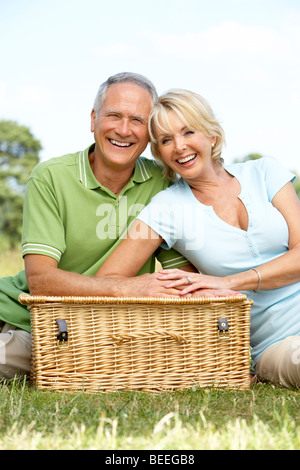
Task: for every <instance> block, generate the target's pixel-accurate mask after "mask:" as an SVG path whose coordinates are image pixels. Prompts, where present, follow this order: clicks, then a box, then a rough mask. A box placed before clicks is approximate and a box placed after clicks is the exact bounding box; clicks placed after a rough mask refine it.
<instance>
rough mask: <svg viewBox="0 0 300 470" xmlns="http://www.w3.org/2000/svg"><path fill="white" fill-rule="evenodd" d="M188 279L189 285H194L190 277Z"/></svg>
mask: <svg viewBox="0 0 300 470" xmlns="http://www.w3.org/2000/svg"><path fill="white" fill-rule="evenodd" d="M186 279H187V282H188V284H191V283H192V279H191V278H190V276H188V277H187V278H186Z"/></svg>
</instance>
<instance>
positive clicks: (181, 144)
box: [175, 137, 187, 153]
mask: <svg viewBox="0 0 300 470" xmlns="http://www.w3.org/2000/svg"><path fill="white" fill-rule="evenodd" d="M175 147H176V151H177V152H178V153H181V152H184V151H185V150H186V148H187V146H186V143H185V140H184V137H177V138H175Z"/></svg>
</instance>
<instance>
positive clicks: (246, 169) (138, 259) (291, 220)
mask: <svg viewBox="0 0 300 470" xmlns="http://www.w3.org/2000/svg"><path fill="white" fill-rule="evenodd" d="M149 127H150V136H151V147H152V152H153V154H154V156H155V157H156V158H157V159H159V160H160V161H161V162H162V163H163V165H164V166H165V170H166V174H167V176H168V177H169V178H173V177H174V175H176V174H178V175H180V176H181V179H180V180H179V181H178V182H176V183H175V184H174V185H173V186H171V187H170V188H168V189H167V190H165V191H162V192H161V193H159V194H158V195H157V196H155V197H154V198H153V200H152V202H151V204H150V205H149V206H147V207H146V208H145V209H144V210H143V211H142V212H141V213H140V214H139V216H138V218H137V220H136V221H135V222H134V224H133V226H132V227H131V229H130V231H129V234H128V237H127V239H126V240H124V241H123V242H122V243H121V244H120V245H119V247H118V248H117V249H116V250H115V251H114V252H113V254H112V255H111V256H110V258H109V259H108V260H107V261H106V262H105V263H104V265H103V266H102V268H101V269H100V271H99V273H98V274H99V275H119V276H134V275H135V274H136V273H137V271H138V270H139V268H140V266H142V265H143V263H144V262H145V260H146V259H147V258H148V257H149V256H150V255H151V254H152V253H153V252H154V251H155V249H156V248H157V247H158V246H159V245H160V244H161V243H163V246H165V247H166V248H171V247H174V248H175V249H176V250H177V251H178V252H180V253H182V254H183V255H184V256H185V257H186V258H187V259H189V261H190V262H191V263H192V264H193V265H194V266H195V267H196V269H197V270H198V271H199V272H195V273H186V272H183V271H180V270H177V269H173V270H172V269H171V270H167V271H160V272H159V273H158V274H157V277H158V279H161V280H162V281H163V282H164V286H165V287H166V288H170V289H173V288H174V287H176V288H177V289H180V295H197V291H198V292H199V289H207V288H208V289H232V290H234V291H242V292H243V293H245V294H246V295H247V296H248V297H249V298H252V299H253V301H254V306H253V307H252V310H251V346H252V358H253V363H254V366H255V370H256V373H257V375H258V376H259V377H260V378H261V379H265V380H269V381H271V382H273V383H276V384H282V385H284V386H286V387H298V388H300V336H299V335H300V202H299V199H298V197H297V195H296V193H295V191H294V188H293V185H292V182H293V180H294V175H292V174H291V173H290V172H288V171H286V170H285V169H284V168H282V167H281V166H280V165H279V164H278V163H277V162H276V161H274V160H273V159H270V158H261V159H259V160H252V161H248V162H246V163H237V164H231V165H225V166H224V165H223V160H222V157H221V150H222V145H223V142H224V133H223V130H222V128H221V126H220V124H219V123H218V121H217V120H216V118H215V116H214V114H213V112H212V110H211V108H210V106H209V105H208V104H207V102H206V101H205V100H204V99H203V98H202V97H200V96H199V95H197V94H195V93H192V92H189V91H185V90H172V91H170V92H168V93H166V94H165V95H163V96H162V97H160V99H159V102H158V104H157V105H156V106H154V108H153V110H152V113H151V115H150V120H149ZM187 274H188V276H187ZM200 293H201V291H200Z"/></svg>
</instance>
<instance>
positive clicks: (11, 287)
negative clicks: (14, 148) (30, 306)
mask: <svg viewBox="0 0 300 470" xmlns="http://www.w3.org/2000/svg"><path fill="white" fill-rule="evenodd" d="M89 150H90V149H89V148H87V149H86V150H84V151H81V152H77V153H74V154H69V155H65V156H63V157H58V158H53V159H51V160H48V161H45V162H42V163H40V164H38V165H37V167H36V168H35V169H34V170H33V172H32V174H31V176H30V178H29V181H28V184H27V189H26V195H25V202H24V214H23V220H24V223H23V236H22V253H23V256H24V255H26V254H42V255H46V256H50V257H51V258H54V259H55V260H56V261H57V263H58V267H59V268H60V269H63V270H66V271H70V272H76V273H79V274H84V275H88V276H93V275H95V274H96V272H97V271H98V269H99V268H100V266H101V265H102V263H103V262H104V261H105V259H106V258H107V257H108V256H109V254H110V253H111V252H112V251H113V250H114V248H115V247H116V246H117V245H118V243H120V241H121V240H122V238H124V237H125V236H126V233H127V230H128V226H129V225H130V224H131V223H132V222H133V221H134V219H135V217H136V216H137V215H138V214H139V212H140V211H141V210H142V209H143V208H144V207H145V206H146V205H147V204H148V203H149V202H150V200H151V199H152V197H153V196H154V195H155V194H157V193H158V192H159V191H161V190H163V189H165V188H166V187H167V186H168V185H169V182H168V181H167V180H166V179H164V178H163V176H162V169H161V168H160V167H159V166H158V164H157V163H156V162H154V161H152V160H149V159H146V158H144V157H140V158H139V159H138V160H137V163H136V166H135V170H134V173H133V176H132V177H131V179H130V181H129V182H128V183H127V184H126V186H125V187H124V188H123V190H122V191H121V193H120V194H119V195H118V196H116V195H115V194H114V193H112V192H111V191H110V190H109V189H108V188H106V187H104V186H102V185H101V184H100V183H99V181H98V180H97V179H96V178H95V176H94V174H93V172H92V170H91V167H90V164H89V159H88V154H89ZM155 255H156V257H157V259H158V260H159V261H160V262H161V263H162V266H163V267H164V268H171V267H181V266H184V265H186V264H188V262H187V261H186V259H185V258H184V257H183V256H181V255H180V254H178V253H177V252H175V251H173V250H161V249H159V250H158V252H157V253H156V254H155ZM154 269H155V256H154V255H153V256H152V257H151V258H149V260H148V261H147V262H146V264H145V265H144V266H143V268H142V269H141V270H140V271H139V273H138V274H143V273H148V272H153V271H154ZM21 292H28V286H27V282H26V277H25V272H24V271H22V272H21V273H19V274H18V275H17V276H14V277H8V278H3V279H0V319H2V320H3V321H5V322H8V323H11V324H13V325H15V326H17V327H19V328H23V329H25V330H27V331H30V321H29V314H28V311H27V308H26V306H21V305H20V304H19V303H18V302H17V298H18V295H19V294H20V293H21Z"/></svg>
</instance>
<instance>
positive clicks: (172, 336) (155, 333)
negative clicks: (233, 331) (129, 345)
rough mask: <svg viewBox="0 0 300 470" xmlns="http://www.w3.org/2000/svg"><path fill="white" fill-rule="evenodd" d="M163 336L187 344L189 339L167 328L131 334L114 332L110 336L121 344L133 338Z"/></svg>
mask: <svg viewBox="0 0 300 470" xmlns="http://www.w3.org/2000/svg"><path fill="white" fill-rule="evenodd" d="M155 336H156V337H161V336H162V337H165V338H166V339H174V340H175V341H176V343H184V344H188V343H189V341H188V340H187V339H186V338H185V337H184V336H181V335H179V334H178V333H174V332H173V331H167V330H149V331H147V332H144V331H139V332H137V333H134V334H133V333H131V334H114V335H111V338H112V339H113V340H114V341H116V342H117V343H118V344H122V343H124V342H126V341H131V340H133V339H137V340H139V339H144V338H151V337H155Z"/></svg>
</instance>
